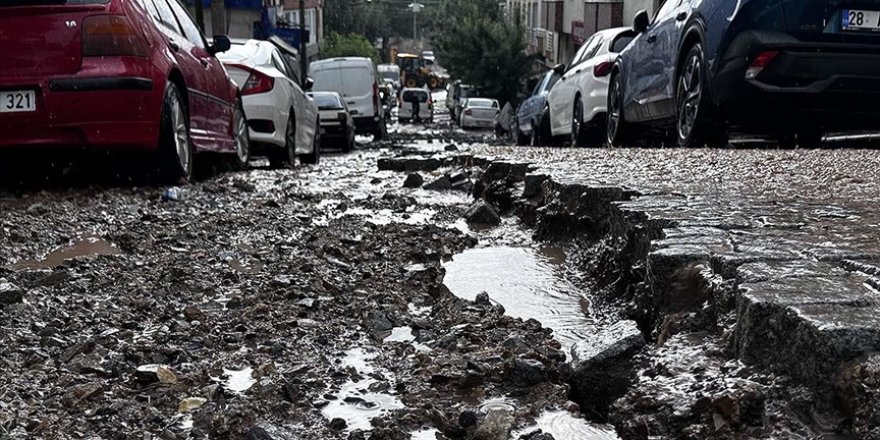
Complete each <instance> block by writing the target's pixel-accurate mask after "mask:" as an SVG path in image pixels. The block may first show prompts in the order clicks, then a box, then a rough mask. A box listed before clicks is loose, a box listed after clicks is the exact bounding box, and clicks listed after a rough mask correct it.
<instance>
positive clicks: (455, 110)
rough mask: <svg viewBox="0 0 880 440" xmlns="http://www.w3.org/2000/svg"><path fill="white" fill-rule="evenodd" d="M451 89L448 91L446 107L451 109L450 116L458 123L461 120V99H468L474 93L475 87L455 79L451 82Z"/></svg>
mask: <svg viewBox="0 0 880 440" xmlns="http://www.w3.org/2000/svg"><path fill="white" fill-rule="evenodd" d="M448 87H449V90H448V92H447V93H446V108H447V109H449V117H450V118H452V120H453V121H455V122H456V123H458V122H459V121H460V120H461V112H460V110H461V101H462V99H467V98H468V97H469V96H470V95H471V94H472V93H474V87H473V86H469V85H466V84H462V83H461V81H455V82H453V83H452V84H449V86H448Z"/></svg>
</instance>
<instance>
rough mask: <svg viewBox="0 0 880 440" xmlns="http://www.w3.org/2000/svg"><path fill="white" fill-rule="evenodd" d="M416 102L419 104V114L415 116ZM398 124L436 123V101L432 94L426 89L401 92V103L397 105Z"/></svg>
mask: <svg viewBox="0 0 880 440" xmlns="http://www.w3.org/2000/svg"><path fill="white" fill-rule="evenodd" d="M415 102H418V103H419V113H418V115H416V114H415V111H414V110H415V109H414V108H413V107H414V106H415ZM397 107H398V108H399V110H398V111H397V120H398V122H406V121H415V120H416V119H418V120H419V121H421V122H433V121H434V101H433V100H432V99H431V94H430V93H428V90H426V89H415V88H413V89H403V90H401V92H400V101H399V102H398V104H397Z"/></svg>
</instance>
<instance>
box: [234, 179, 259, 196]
mask: <svg viewBox="0 0 880 440" xmlns="http://www.w3.org/2000/svg"><path fill="white" fill-rule="evenodd" d="M232 186H233V187H234V188H235V189H238V190H241V191H244V192H248V193H251V192H254V191H256V190H257V186H256V185H254V184H253V183H251V182H248V181H247V180H242V179H237V180H236V181H235V182H233V183H232Z"/></svg>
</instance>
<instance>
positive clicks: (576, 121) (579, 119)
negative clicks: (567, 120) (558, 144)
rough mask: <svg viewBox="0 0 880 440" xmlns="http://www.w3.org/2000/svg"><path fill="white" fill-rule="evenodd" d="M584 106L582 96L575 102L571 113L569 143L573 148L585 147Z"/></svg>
mask: <svg viewBox="0 0 880 440" xmlns="http://www.w3.org/2000/svg"><path fill="white" fill-rule="evenodd" d="M585 137H586V136H585V134H584V104H583V102H581V98H580V96H578V97H577V98H576V99H575V100H574V108H573V109H572V112H571V134H569V139H568V142H569V144H570V145H571V147H572V148H577V147H583V146H584V138H585Z"/></svg>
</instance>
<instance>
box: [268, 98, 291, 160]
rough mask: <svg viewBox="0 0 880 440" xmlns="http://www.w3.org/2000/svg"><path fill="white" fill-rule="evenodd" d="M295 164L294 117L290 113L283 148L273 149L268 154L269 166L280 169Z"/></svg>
mask: <svg viewBox="0 0 880 440" xmlns="http://www.w3.org/2000/svg"><path fill="white" fill-rule="evenodd" d="M295 164H296V116H294V114H293V112H291V113H290V118H289V119H288V120H287V127H286V128H285V129H284V146H283V147H281V148H273V149H272V150H271V151H270V152H269V166H270V167H271V168H272V169H276V170H277V169H281V168H285V167H287V166H293V165H295Z"/></svg>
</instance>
